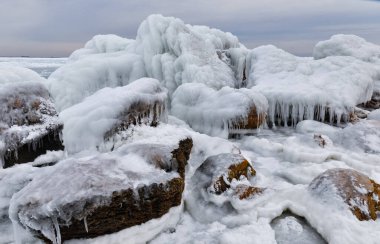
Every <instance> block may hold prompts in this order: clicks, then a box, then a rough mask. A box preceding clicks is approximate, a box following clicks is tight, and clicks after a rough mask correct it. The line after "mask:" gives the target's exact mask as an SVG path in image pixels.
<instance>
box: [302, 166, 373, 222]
mask: <svg viewBox="0 0 380 244" xmlns="http://www.w3.org/2000/svg"><path fill="white" fill-rule="evenodd" d="M309 188H310V189H311V191H313V192H326V191H331V192H334V191H336V193H337V194H338V195H339V196H340V197H341V198H342V199H343V200H344V202H345V203H346V204H347V205H348V206H349V208H350V210H351V212H352V213H353V214H354V215H355V216H356V217H357V218H358V219H359V220H361V221H362V220H370V219H373V220H376V218H377V212H378V211H379V210H380V201H379V196H380V186H379V184H377V183H376V182H374V181H373V180H371V179H370V178H368V176H366V175H364V174H362V173H360V172H358V171H356V170H352V169H340V168H336V169H330V170H327V171H325V172H324V173H322V174H320V175H319V176H317V177H316V178H315V179H314V180H313V181H312V182H311V183H310V186H309Z"/></svg>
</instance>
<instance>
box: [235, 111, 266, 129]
mask: <svg viewBox="0 0 380 244" xmlns="http://www.w3.org/2000/svg"><path fill="white" fill-rule="evenodd" d="M265 117H266V113H259V114H258V113H257V111H256V108H255V107H252V108H251V109H250V112H249V113H248V118H247V119H245V120H241V121H239V120H237V121H236V122H234V123H233V124H232V126H231V127H230V129H232V130H237V129H243V130H250V129H257V128H259V127H260V126H261V125H262V124H263V123H264V122H265Z"/></svg>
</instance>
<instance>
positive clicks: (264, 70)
mask: <svg viewBox="0 0 380 244" xmlns="http://www.w3.org/2000/svg"><path fill="white" fill-rule="evenodd" d="M247 59H248V61H249V62H248V67H249V75H248V87H252V89H253V90H255V91H258V92H261V93H262V94H264V96H265V97H266V98H267V99H268V102H269V110H268V119H269V120H270V121H272V122H274V121H276V120H277V119H280V120H281V121H288V122H290V123H291V124H296V123H297V122H298V121H300V120H304V119H316V120H320V121H324V120H326V119H327V118H326V117H325V115H326V112H327V111H328V112H329V114H330V116H329V117H330V118H329V121H330V122H333V121H334V120H336V121H337V122H338V123H339V122H340V121H341V119H343V120H347V119H348V115H349V113H350V112H351V111H353V108H354V107H355V105H357V104H360V103H363V102H366V101H368V100H370V99H371V97H372V94H373V87H374V82H375V80H376V79H377V77H379V75H380V72H379V71H380V70H379V69H376V68H375V67H374V66H372V65H371V64H368V63H365V62H363V61H361V60H358V59H356V58H353V57H327V58H324V59H320V60H313V59H312V58H302V57H296V56H294V55H292V54H290V53H287V52H285V51H283V50H281V49H278V48H276V47H274V46H262V47H258V48H255V49H253V50H252V51H251V52H250V53H249V54H248V58H247ZM334 117H335V119H334Z"/></svg>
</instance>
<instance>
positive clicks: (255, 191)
mask: <svg viewBox="0 0 380 244" xmlns="http://www.w3.org/2000/svg"><path fill="white" fill-rule="evenodd" d="M234 190H235V192H234V194H235V195H236V196H237V197H239V199H240V200H244V199H249V198H252V197H254V196H256V195H259V194H261V193H263V192H264V189H263V188H259V187H254V186H249V185H243V184H240V185H237V186H236V187H235V189H234Z"/></svg>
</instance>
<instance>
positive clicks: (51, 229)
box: [10, 138, 192, 243]
mask: <svg viewBox="0 0 380 244" xmlns="http://www.w3.org/2000/svg"><path fill="white" fill-rule="evenodd" d="M191 147H192V140H191V139H190V138H188V139H185V140H182V141H180V142H179V143H178V144H177V147H176V148H175V149H174V150H172V151H168V150H167V149H168V146H167V145H158V144H156V145H143V144H140V145H137V144H135V145H133V144H132V146H129V145H127V146H126V147H125V148H124V149H123V150H122V151H117V152H113V153H107V154H98V155H97V156H93V157H85V158H69V159H66V160H63V161H60V162H58V163H57V164H56V165H54V166H51V167H48V168H45V169H44V171H43V172H41V173H39V174H38V175H36V176H35V177H34V178H33V179H32V181H31V182H30V183H29V184H28V185H27V186H25V187H24V188H23V189H22V190H20V191H19V192H17V193H16V194H15V195H14V196H13V198H12V200H11V204H10V218H11V220H12V222H13V224H14V225H21V226H23V227H24V228H27V229H28V230H30V231H32V232H34V233H36V235H37V236H39V237H40V238H42V239H46V240H50V241H51V242H54V243H61V241H64V240H69V239H78V238H93V237H97V236H101V235H105V234H110V233H114V232H118V231H120V230H122V229H126V228H129V227H132V226H136V225H140V224H143V223H145V222H147V221H149V220H151V219H155V218H159V217H161V216H163V215H164V214H166V213H167V212H168V211H169V210H170V209H171V208H172V207H175V206H179V205H180V204H181V202H182V192H183V190H184V183H185V180H184V178H183V177H184V166H185V165H186V164H187V159H188V158H189V154H190V151H191ZM67 176H69V177H67ZM62 186H64V188H62Z"/></svg>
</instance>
